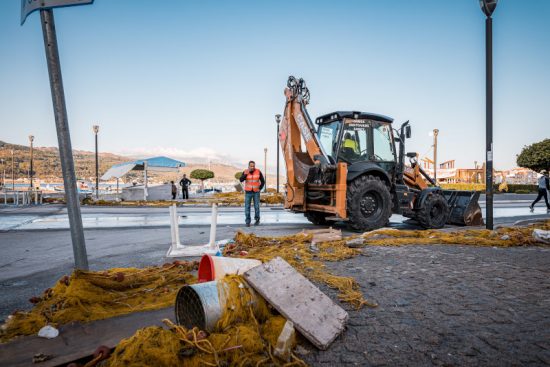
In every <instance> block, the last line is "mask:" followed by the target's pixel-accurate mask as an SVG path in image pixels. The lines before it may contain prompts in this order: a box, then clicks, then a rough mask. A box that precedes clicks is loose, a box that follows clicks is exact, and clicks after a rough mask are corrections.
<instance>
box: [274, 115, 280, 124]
mask: <svg viewBox="0 0 550 367" xmlns="http://www.w3.org/2000/svg"><path fill="white" fill-rule="evenodd" d="M275 121H277V123H280V122H281V115H279V114H276V115H275Z"/></svg>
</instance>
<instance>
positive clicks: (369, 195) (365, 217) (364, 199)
mask: <svg viewBox="0 0 550 367" xmlns="http://www.w3.org/2000/svg"><path fill="white" fill-rule="evenodd" d="M391 208H392V200H391V195H390V190H389V189H388V187H387V186H386V185H385V184H384V183H383V182H382V181H380V178H378V177H374V176H367V175H363V176H360V177H358V178H356V179H355V180H353V181H352V182H351V183H350V184H349V185H348V192H347V212H348V218H349V222H348V223H349V225H350V227H351V228H353V229H355V230H357V231H371V230H373V229H377V228H381V227H383V226H385V225H386V224H387V223H388V220H389V218H390V216H391Z"/></svg>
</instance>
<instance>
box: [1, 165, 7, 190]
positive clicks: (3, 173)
mask: <svg viewBox="0 0 550 367" xmlns="http://www.w3.org/2000/svg"><path fill="white" fill-rule="evenodd" d="M0 163H2V185H0V188H2V189H4V190H5V189H6V161H5V160H4V159H3V158H0Z"/></svg>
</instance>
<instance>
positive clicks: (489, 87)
mask: <svg viewBox="0 0 550 367" xmlns="http://www.w3.org/2000/svg"><path fill="white" fill-rule="evenodd" d="M485 70H486V71H485V98H486V102H485V108H486V110H485V129H486V130H485V145H486V146H485V150H486V159H487V164H486V165H485V205H486V212H487V213H486V217H487V223H486V228H487V229H493V19H492V18H491V17H487V18H486V19H485Z"/></svg>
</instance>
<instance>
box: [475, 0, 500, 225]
mask: <svg viewBox="0 0 550 367" xmlns="http://www.w3.org/2000/svg"><path fill="white" fill-rule="evenodd" d="M497 2H498V0H480V1H479V5H480V6H481V10H482V11H483V13H484V14H485V17H486V18H485V152H486V162H487V164H486V165H485V205H486V211H487V214H486V217H487V218H486V219H487V220H486V228H487V229H491V230H492V229H493V18H491V15H492V14H493V12H494V11H495V8H496V6H497Z"/></svg>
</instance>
